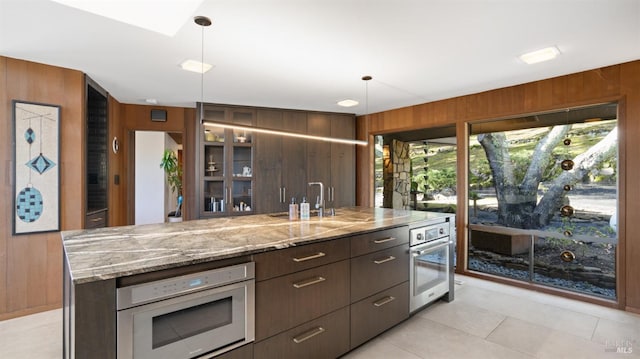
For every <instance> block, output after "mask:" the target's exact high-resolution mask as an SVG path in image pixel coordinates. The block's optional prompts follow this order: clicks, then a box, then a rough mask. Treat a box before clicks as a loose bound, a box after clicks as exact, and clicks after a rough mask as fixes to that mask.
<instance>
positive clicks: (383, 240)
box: [373, 237, 396, 244]
mask: <svg viewBox="0 0 640 359" xmlns="http://www.w3.org/2000/svg"><path fill="white" fill-rule="evenodd" d="M395 240H396V238H395V237H389V238H384V239H376V240H375V241H373V243H375V244H380V243H385V242H391V241H395Z"/></svg>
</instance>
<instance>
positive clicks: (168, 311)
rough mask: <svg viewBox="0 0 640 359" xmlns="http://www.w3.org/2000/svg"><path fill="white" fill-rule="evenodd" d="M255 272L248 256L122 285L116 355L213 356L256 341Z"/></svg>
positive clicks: (179, 358) (144, 357) (125, 357)
mask: <svg viewBox="0 0 640 359" xmlns="http://www.w3.org/2000/svg"><path fill="white" fill-rule="evenodd" d="M254 277H255V267H254V263H253V262H249V263H244V264H239V265H234V266H230V267H224V268H218V269H212V270H208V271H204V272H199V273H193V274H188V275H183V276H179V277H175V278H169V279H163V280H159V281H154V282H148V283H143V284H137V285H132V286H127V287H122V288H118V289H117V310H118V314H117V351H118V358H119V359H133V358H135V359H147V358H154V359H159V358H167V359H169V358H170V359H182V358H184V359H189V358H195V357H199V358H210V357H213V356H214V355H217V354H220V353H223V352H225V351H228V350H231V349H233V348H236V347H239V346H241V345H244V344H245V343H249V342H251V341H253V340H254V338H255V329H254V328H255V325H254V319H255V281H254Z"/></svg>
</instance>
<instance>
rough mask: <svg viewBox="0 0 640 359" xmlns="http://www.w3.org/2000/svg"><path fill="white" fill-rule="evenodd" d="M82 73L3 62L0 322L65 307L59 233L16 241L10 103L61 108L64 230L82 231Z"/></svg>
mask: <svg viewBox="0 0 640 359" xmlns="http://www.w3.org/2000/svg"><path fill="white" fill-rule="evenodd" d="M83 96H84V75H83V74H82V72H79V71H74V70H69V69H64V68H60V67H54V66H48V65H42V64H37V63H33V62H28V61H22V60H16V59H11V58H7V57H0V115H1V116H2V119H1V120H0V148H1V151H0V178H1V181H2V183H1V185H0V188H1V190H0V191H1V192H0V193H2V198H3V199H4V200H3V203H2V204H1V205H0V221H2V225H1V226H0V320H2V319H7V318H11V317H15V316H19V315H24V314H29V313H33V312H37V311H42V310H47V309H51V308H57V307H59V306H60V304H61V302H62V246H61V241H60V234H59V233H58V232H52V233H44V234H33V235H20V236H12V235H11V233H12V216H13V201H12V200H11V198H12V197H13V190H12V185H13V164H12V161H13V144H12V142H13V133H12V128H13V117H12V116H13V115H12V108H11V100H14V99H15V100H24V101H32V102H41V103H48V104H55V105H60V106H61V116H60V163H59V166H60V203H61V213H60V218H61V229H62V230H68V229H77V228H81V226H82V221H83V211H84V208H83V207H84V204H85V199H84V190H83V189H82V188H83V186H84V182H83V180H82V178H83V168H84V166H83V164H84V154H83V152H82V151H78V148H79V146H80V145H81V144H82V142H83V138H84V126H83V123H84V121H83V118H84V112H83V108H82V103H83ZM79 189H80V190H79Z"/></svg>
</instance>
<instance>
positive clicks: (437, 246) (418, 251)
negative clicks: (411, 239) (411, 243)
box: [411, 240, 451, 257]
mask: <svg viewBox="0 0 640 359" xmlns="http://www.w3.org/2000/svg"><path fill="white" fill-rule="evenodd" d="M449 244H451V242H450V241H449V240H446V241H438V243H436V244H430V245H429V246H428V247H427V248H422V249H414V250H411V255H412V256H413V257H417V256H421V255H423V254H425V253H427V252H431V251H433V250H434V249H440V248H442V247H446V246H448V245H449Z"/></svg>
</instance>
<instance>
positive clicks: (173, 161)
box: [160, 150, 182, 196]
mask: <svg viewBox="0 0 640 359" xmlns="http://www.w3.org/2000/svg"><path fill="white" fill-rule="evenodd" d="M160 168H162V169H163V170H164V172H165V173H166V174H167V182H169V186H171V192H173V193H176V192H177V193H178V196H179V195H180V194H181V193H182V167H181V166H180V163H179V162H178V157H177V156H176V153H175V152H173V151H171V150H164V153H163V154H162V161H161V162H160Z"/></svg>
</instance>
